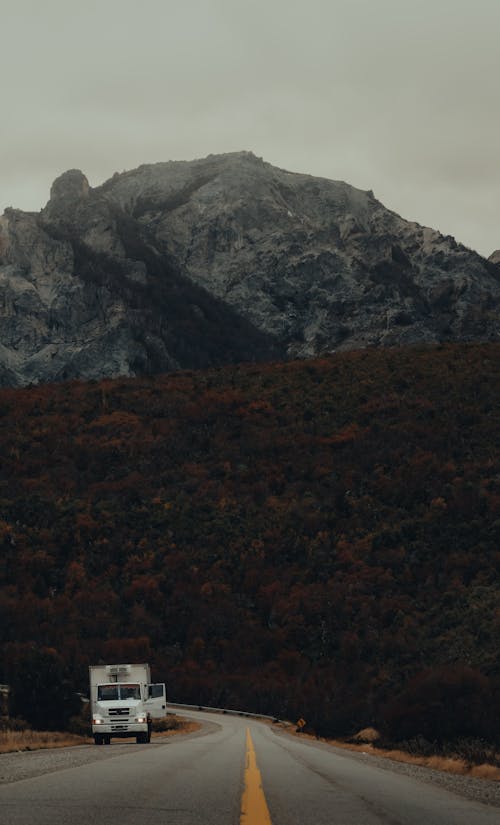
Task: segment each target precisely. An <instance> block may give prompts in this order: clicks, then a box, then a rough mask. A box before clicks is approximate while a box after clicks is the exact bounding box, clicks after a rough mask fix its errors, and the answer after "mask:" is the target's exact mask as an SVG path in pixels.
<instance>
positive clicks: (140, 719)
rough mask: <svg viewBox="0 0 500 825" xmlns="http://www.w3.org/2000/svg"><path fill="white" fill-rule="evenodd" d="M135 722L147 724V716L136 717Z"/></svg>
mask: <svg viewBox="0 0 500 825" xmlns="http://www.w3.org/2000/svg"><path fill="white" fill-rule="evenodd" d="M135 721H136V722H147V719H146V717H145V716H136V717H135Z"/></svg>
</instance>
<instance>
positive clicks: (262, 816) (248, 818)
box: [240, 728, 272, 825]
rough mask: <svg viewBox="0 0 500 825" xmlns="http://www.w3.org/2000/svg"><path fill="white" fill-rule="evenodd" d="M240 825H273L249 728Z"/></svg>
mask: <svg viewBox="0 0 500 825" xmlns="http://www.w3.org/2000/svg"><path fill="white" fill-rule="evenodd" d="M240 825H272V823H271V817H270V816H269V808H268V807H267V802H266V797H265V796H264V791H263V790H262V778H261V775H260V771H259V768H258V767H257V758H256V756H255V748H254V746H253V742H252V737H251V736H250V729H249V728H247V753H246V765H245V790H244V791H243V796H242V798H241V816H240Z"/></svg>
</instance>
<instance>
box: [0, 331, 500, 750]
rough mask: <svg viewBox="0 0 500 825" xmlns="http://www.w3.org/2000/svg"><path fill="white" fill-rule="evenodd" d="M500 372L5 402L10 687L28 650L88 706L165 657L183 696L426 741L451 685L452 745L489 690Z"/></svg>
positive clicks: (416, 364) (278, 376)
mask: <svg viewBox="0 0 500 825" xmlns="http://www.w3.org/2000/svg"><path fill="white" fill-rule="evenodd" d="M499 356H500V347H499V345H498V344H489V345H482V346H479V345H470V346H469V345H447V346H444V347H429V348H423V347H419V348H409V349H406V350H383V351H378V350H377V351H376V350H366V351H361V352H356V353H344V354H338V355H335V356H332V357H329V358H324V359H320V360H315V361H310V362H297V363H287V364H274V365H264V366H261V365H259V366H248V365H247V366H235V367H233V368H225V369H222V370H214V371H210V372H199V373H198V372H189V373H186V372H184V373H179V374H174V375H167V376H163V377H162V376H160V377H155V378H141V379H135V380H131V379H128V380H116V381H110V380H108V381H103V382H100V383H88V384H85V383H80V382H72V383H69V384H60V385H53V386H44V387H33V388H30V389H26V390H8V389H4V390H2V391H0V443H1V456H2V460H1V466H0V548H1V552H0V650H2V651H3V655H2V656H1V658H0V681H8V679H9V678H10V676H9V673H8V667H7V653H8V661H13V660H15V657H16V655H17V656H18V657H20V656H21V654H22V653H23V651H26V650H27V649H31V648H32V647H33V646H35V647H39V648H46V649H50V650H52V651H55V653H54V655H55V656H56V657H57V661H58V662H64V666H65V672H67V673H69V675H70V678H71V679H72V681H73V684H74V685H75V687H77V688H79V689H82V690H84V689H85V687H86V668H87V665H88V664H89V663H94V662H98V661H100V660H102V661H111V660H113V661H116V660H120V661H123V660H129V661H131V660H135V661H151V662H152V664H153V665H154V669H155V678H158V679H160V678H161V679H163V678H165V679H166V681H167V682H168V683H169V687H170V696H171V698H172V699H173V700H178V701H186V702H195V703H204V704H208V703H210V704H213V705H224V706H237V707H242V708H247V709H248V710H254V711H261V712H266V713H271V714H276V715H283V716H285V715H286V716H289V717H296V718H298V717H299V716H303V717H304V718H306V720H307V721H308V722H309V723H310V724H312V725H313V726H315V727H316V728H318V729H320V730H322V731H324V732H328V733H344V732H346V733H347V732H349V731H351V730H353V729H354V728H356V727H361V726H363V725H366V724H383V725H385V727H386V728H388V727H390V729H391V731H390V732H391V735H397V733H398V730H397V728H398V726H399V728H400V733H401V734H403V733H410V732H412V733H413V732H415V731H416V730H420V729H421V730H420V732H421V733H423V732H424V728H425V735H428V736H432V734H433V731H435V735H436V736H438V735H441V733H440V731H438V730H437V727H438V723H437V719H438V717H439V714H437V715H435V717H433V716H432V713H433V711H432V708H433V707H435V706H436V703H441V706H444V705H445V704H446V703H447V700H448V699H447V698H449V696H450V695H451V693H450V692H453V696H454V697H455V698H454V699H453V703H454V704H453V703H452V704H451V705H449V704H448V706H449V707H453V708H455V709H456V711H455V710H454V711H453V713H448V716H447V721H446V734H447V735H448V734H449V735H453V733H454V732H455V733H457V734H458V733H460V732H461V731H462V729H463V725H462V722H461V721H460V719H461V718H462V715H463V708H464V702H466V701H467V699H466V697H467V696H470V695H471V693H470V691H471V690H472V688H471V687H470V684H471V682H470V680H472V684H473V685H476V687H474V691H475V693H474V691H473V693H474V696H475V697H476V696H483V695H491V696H493V695H494V693H495V690H496V685H497V684H498V681H497V680H498V678H499V670H498V650H499V628H500V606H499V599H498V569H499V561H500V551H499V546H500V545H499V541H498V533H499V525H500V512H499V510H500V470H499V466H498V410H499V405H498V402H499V392H498V390H499V360H500V359H499ZM16 651H17V653H16ZM450 669H451V670H450ZM422 673H427V674H429V673H430V674H433V675H432V677H431V676H425V677H423V676H420V675H419V674H422ZM449 673H455V674H456V673H458V674H460V673H462V674H469V673H473V674H474V676H471V677H470V679H469V677H467V678H465V676H464V678H462V677H460V678H458V677H456V679H455V677H453V678H454V679H455V681H453V679H452V681H451V682H450V681H449V679H448V676H446V674H449ZM443 674H444V675H443ZM445 676H446V679H448V681H446V679H445ZM440 679H441V682H440ZM468 679H469V681H468ZM442 680H444V681H442ZM439 685H441V686H440V687H439ZM476 688H477V689H476ZM436 697H437V698H436ZM464 697H465V698H464ZM474 701H476V699H474ZM478 701H479V700H478ZM426 703H427V704H426ZM491 707H493V705H492V706H491ZM406 710H408V718H407V716H406ZM410 711H411V712H410ZM432 718H434V719H435V720H436V721H434V722H433V723H432V725H431V726H430V727H429V719H432ZM473 718H474V719H475V720H476V721H475V722H474V724H471V726H470V732H472V733H475V734H477V735H482V732H483V731H484V730H486V729H487V728H488V727H489V728H490V730H493V723H492V721H491V719H488V714H487V713H486V716H485V715H484V714H483V715H481V714H479V715H477V714H476V715H475V716H473ZM454 719H456V720H457V723H456V725H454V722H453V720H454ZM410 720H411V723H410ZM426 725H427V727H425V726H426ZM472 728H473V729H474V730H472Z"/></svg>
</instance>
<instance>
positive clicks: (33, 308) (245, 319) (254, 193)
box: [0, 152, 500, 385]
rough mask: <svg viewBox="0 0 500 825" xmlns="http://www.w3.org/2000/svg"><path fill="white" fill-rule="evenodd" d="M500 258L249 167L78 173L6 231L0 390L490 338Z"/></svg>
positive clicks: (16, 213) (318, 185)
mask: <svg viewBox="0 0 500 825" xmlns="http://www.w3.org/2000/svg"><path fill="white" fill-rule="evenodd" d="M495 255H496V253H494V254H493V256H492V258H491V260H486V259H484V258H482V257H481V256H479V255H478V254H477V253H475V252H473V251H471V250H468V249H467V248H466V247H464V246H462V245H460V244H458V243H457V242H456V241H455V240H454V239H453V238H451V237H450V236H443V235H441V234H440V233H438V232H437V231H435V230H432V229H429V228H426V227H422V226H420V225H418V224H416V223H412V222H408V221H405V220H404V219H403V218H401V217H399V216H398V215H397V214H396V213H394V212H392V211H390V210H388V209H386V208H385V207H384V206H383V205H382V204H381V203H380V202H379V201H378V200H377V199H376V198H375V197H374V195H373V192H371V191H366V192H365V191H363V190H360V189H356V188H354V187H352V186H350V185H349V184H347V183H344V182H341V181H329V180H327V179H325V178H316V177H313V176H310V175H306V174H302V173H297V172H288V171H286V170H282V169H279V168H278V167H274V166H272V165H271V164H269V163H266V162H264V161H263V160H262V159H261V158H257V157H256V156H255V155H253V154H252V153H249V152H235V153H230V154H227V155H209V156H208V157H207V158H201V159H198V160H194V161H167V162H163V163H157V164H143V165H142V166H140V167H138V168H137V169H135V170H131V171H127V172H122V173H115V175H113V176H112V177H111V178H110V179H109V180H107V181H105V182H104V183H103V184H102V185H101V186H98V187H95V188H92V187H90V186H89V183H88V180H87V178H86V177H85V175H84V174H83V173H82V172H81V171H80V170H77V169H73V170H69V171H68V172H65V173H63V174H62V175H61V176H59V178H57V179H56V181H54V184H53V186H52V188H51V193H50V199H49V201H48V203H47V205H46V206H45V207H44V209H42V210H41V212H40V213H24V212H21V211H20V210H13V209H9V210H6V212H5V213H4V215H3V216H2V217H1V218H0V312H1V313H2V316H3V323H2V328H1V331H0V382H1V383H8V384H21V385H22V384H27V383H30V382H35V383H36V382H44V381H53V380H60V379H64V378H72V377H81V378H101V377H106V376H109V377H112V376H117V375H139V374H143V373H152V372H161V371H165V370H172V369H178V368H197V367H199V366H202V367H209V366H217V365H222V364H225V363H233V362H237V361H244V360H256V361H261V360H269V359H276V358H290V357H291V358H295V357H311V356H315V355H320V354H322V353H327V352H332V351H335V350H346V349H359V348H364V347H367V346H368V347H372V346H400V345H404V344H413V343H425V342H427V343H437V342H440V341H446V340H465V341H474V340H495V339H497V338H498V336H499V326H500V325H499V323H498V320H499V306H500V265H499V264H498V263H497V262H496V257H495Z"/></svg>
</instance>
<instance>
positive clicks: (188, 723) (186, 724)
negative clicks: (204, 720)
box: [152, 716, 201, 739]
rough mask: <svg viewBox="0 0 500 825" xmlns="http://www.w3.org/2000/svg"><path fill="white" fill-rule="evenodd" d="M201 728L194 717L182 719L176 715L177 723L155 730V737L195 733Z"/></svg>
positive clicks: (162, 737) (161, 737)
mask: <svg viewBox="0 0 500 825" xmlns="http://www.w3.org/2000/svg"><path fill="white" fill-rule="evenodd" d="M200 728H201V724H200V723H199V722H194V721H193V720H192V719H182V718H181V717H179V716H176V717H175V725H174V726H172V727H170V728H167V729H166V730H162V731H158V732H154V731H153V737H152V738H153V739H164V738H166V737H167V736H176V735H177V734H179V733H194V731H197V730H199V729H200Z"/></svg>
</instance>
